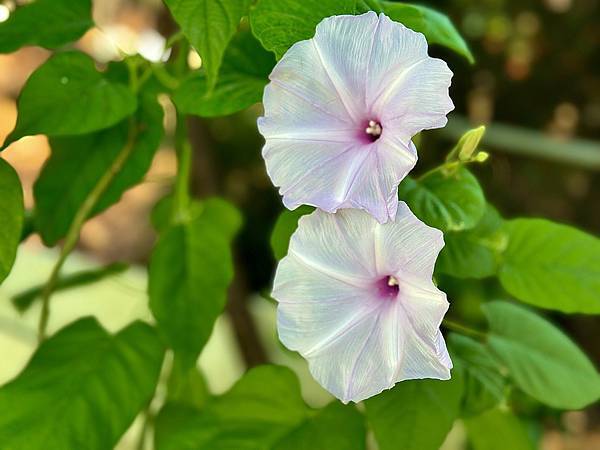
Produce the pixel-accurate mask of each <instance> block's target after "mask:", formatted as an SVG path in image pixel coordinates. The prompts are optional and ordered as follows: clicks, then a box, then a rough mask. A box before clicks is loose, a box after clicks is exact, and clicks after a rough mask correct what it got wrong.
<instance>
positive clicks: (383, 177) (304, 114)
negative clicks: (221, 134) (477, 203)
mask: <svg viewBox="0 0 600 450" xmlns="http://www.w3.org/2000/svg"><path fill="white" fill-rule="evenodd" d="M269 78H270V80H271V82H270V83H269V84H268V85H267V87H266V89H265V94H264V99H263V104H264V109H265V114H264V117H261V118H260V119H259V120H258V128H259V130H260V132H261V133H262V135H263V136H264V137H265V140H266V144H265V146H264V148H263V156H264V158H265V161H266V164H267V172H268V173H269V176H270V177H271V179H272V181H273V183H274V184H275V185H276V186H278V187H280V193H281V194H282V195H283V202H284V204H285V206H286V207H287V208H289V209H295V208H296V207H298V206H299V205H301V204H307V205H312V206H316V207H318V208H321V209H323V210H325V211H329V212H335V211H336V210H337V209H338V208H359V209H364V210H366V211H368V212H369V213H370V214H372V215H373V216H374V217H375V218H376V219H377V220H378V221H379V222H381V223H383V222H385V221H387V220H388V219H390V218H393V217H395V215H396V207H397V204H398V202H397V190H398V184H399V183H400V181H401V180H402V179H403V178H404V177H405V176H406V174H407V173H408V172H409V171H410V170H411V169H412V168H413V167H414V165H415V164H416V161H417V152H416V149H415V146H414V145H413V143H412V142H411V138H412V137H413V136H414V135H415V134H416V133H418V132H419V131H421V130H424V129H431V128H439V127H443V126H444V125H445V124H446V122H447V119H446V114H447V113H448V112H450V111H451V110H452V109H453V107H454V105H453V104H452V100H451V99H450V96H449V94H448V88H449V86H450V79H451V78H452V72H451V71H450V69H449V68H448V66H447V65H446V63H445V62H444V61H442V60H440V59H435V58H430V57H429V56H428V55H427V42H426V41H425V37H424V36H423V35H422V34H421V33H417V32H415V31H412V30H410V29H408V28H406V27H405V26H404V25H401V24H399V23H397V22H393V21H392V20H390V19H389V18H388V17H387V16H385V15H383V14H380V15H379V16H377V14H375V13H374V12H368V13H366V14H363V15H360V16H334V17H330V18H328V19H325V20H323V21H322V22H321V23H320V24H319V25H318V26H317V30H316V34H315V37H314V38H312V39H309V40H306V41H301V42H297V43H296V44H294V45H293V46H292V47H291V48H290V49H289V50H288V52H287V53H286V54H285V55H284V56H283V58H282V59H281V60H280V61H279V63H278V64H277V65H276V66H275V68H274V69H273V72H272V73H271V75H270V77H269Z"/></svg>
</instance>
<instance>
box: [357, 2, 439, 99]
mask: <svg viewBox="0 0 600 450" xmlns="http://www.w3.org/2000/svg"><path fill="white" fill-rule="evenodd" d="M372 38H373V40H372V42H373V45H372V51H371V56H370V59H369V69H368V76H367V77H366V79H367V85H366V89H367V91H366V101H367V104H368V105H369V106H372V105H374V104H375V101H376V100H377V98H378V97H379V96H381V95H382V94H383V93H384V92H385V91H386V90H387V88H388V87H389V86H390V85H392V84H394V83H397V82H398V80H401V79H402V78H404V77H405V76H406V75H407V73H409V72H410V71H411V70H412V68H413V67H414V66H416V65H418V64H419V63H421V62H422V61H424V60H426V59H428V58H429V56H428V55H427V41H426V40H425V36H423V34H421V33H417V32H416V31H413V30H411V29H410V28H406V27H405V26H404V25H402V24H400V23H398V22H394V21H392V20H391V19H390V18H389V17H387V16H385V15H384V14H380V15H379V17H378V26H377V29H376V32H375V33H374V34H373V37H372Z"/></svg>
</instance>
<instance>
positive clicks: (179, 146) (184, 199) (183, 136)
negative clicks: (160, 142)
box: [173, 113, 192, 223]
mask: <svg viewBox="0 0 600 450" xmlns="http://www.w3.org/2000/svg"><path fill="white" fill-rule="evenodd" d="M175 152H176V153H177V177H176V179H175V201H174V203H173V207H174V210H173V218H174V221H175V222H177V223H181V222H182V221H185V219H186V217H187V214H188V211H189V204H190V173H191V163H192V146H191V144H190V141H189V139H188V129H187V123H186V120H185V116H184V115H183V114H181V113H177V126H176V129H175Z"/></svg>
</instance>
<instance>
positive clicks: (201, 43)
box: [165, 0, 250, 91]
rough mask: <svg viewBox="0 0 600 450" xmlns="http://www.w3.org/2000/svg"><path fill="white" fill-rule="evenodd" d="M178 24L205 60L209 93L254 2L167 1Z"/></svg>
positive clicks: (232, 0) (228, 0)
mask: <svg viewBox="0 0 600 450" xmlns="http://www.w3.org/2000/svg"><path fill="white" fill-rule="evenodd" d="M165 3H166V4H167V6H168V7H169V9H170V10H171V14H173V17H174V18H175V21H176V22H177V23H178V24H179V26H180V27H181V31H183V33H184V34H185V36H186V38H187V39H188V40H189V41H190V43H191V44H192V46H194V48H195V49H196V50H197V51H198V53H199V54H200V56H201V57H202V63H203V66H204V70H205V71H206V79H207V90H208V91H212V89H213V88H214V86H215V84H216V82H217V76H218V74H219V68H220V67H221V61H222V60H223V54H224V53H225V49H226V48H227V44H229V41H230V40H231V38H232V37H233V35H234V34H235V32H236V31H237V29H238V26H239V24H240V20H241V19H242V17H243V16H244V15H246V13H247V12H248V7H249V6H250V0H165Z"/></svg>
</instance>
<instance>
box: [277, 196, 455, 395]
mask: <svg viewBox="0 0 600 450" xmlns="http://www.w3.org/2000/svg"><path fill="white" fill-rule="evenodd" d="M395 209H396V210H397V211H398V212H397V214H396V215H395V217H394V220H393V221H389V222H387V223H386V224H383V225H382V224H380V223H378V222H377V221H376V220H375V219H374V218H373V217H372V216H370V215H369V214H367V213H366V212H363V211H360V210H341V211H338V212H337V213H336V214H329V213H326V212H323V211H320V210H317V211H315V212H313V213H312V214H310V215H308V216H304V217H303V218H302V219H301V220H300V222H299V225H298V229H297V230H296V232H295V233H294V235H293V236H292V239H291V242H290V249H289V253H288V255H287V256H286V257H285V258H284V259H283V260H282V261H281V262H280V264H279V267H278V269H277V273H276V276H275V283H274V289H273V297H274V298H275V299H276V300H277V301H278V302H279V305H278V331H279V336H280V339H281V341H282V342H283V343H284V345H286V346H287V347H288V348H290V349H291V350H295V351H298V352H299V353H300V354H301V355H302V356H304V357H305V358H306V359H307V360H308V363H309V368H310V371H311V373H312V374H313V376H314V377H315V379H316V380H317V381H318V382H319V383H320V384H321V385H322V386H324V387H325V388H326V389H327V390H328V391H330V392H331V393H332V394H334V395H335V396H336V397H338V398H339V399H340V400H342V401H343V402H349V401H355V402H357V401H361V400H364V399H366V398H368V397H371V396H373V395H376V394H377V393H379V392H381V391H382V390H385V389H389V388H391V387H392V386H393V385H394V384H395V383H396V382H398V381H402V380H405V379H414V378H436V379H448V378H449V377H450V368H451V367H452V363H451V361H450V357H449V355H448V352H447V350H446V347H445V343H444V340H443V337H442V335H441V332H440V329H439V327H440V323H441V320H442V318H443V316H444V314H445V313H446V311H447V309H448V302H447V300H446V296H445V294H444V293H443V292H441V291H440V290H438V289H437V288H436V287H435V286H434V285H433V282H432V280H431V273H432V271H433V265H434V264H435V256H432V255H433V253H435V255H437V252H439V248H438V247H439V246H440V243H442V244H443V241H441V239H440V236H439V234H437V233H433V232H431V231H432V229H431V228H430V227H428V226H427V225H425V224H423V223H421V222H419V221H418V219H416V218H415V217H414V216H413V215H412V213H410V211H409V210H408V208H407V206H406V205H405V204H404V203H398V204H397V205H396V207H395ZM416 234H418V236H417V237H418V239H417V240H416V242H417V243H416V244H415V245H412V242H411V239H410V237H411V236H412V237H414V236H416ZM406 235H408V236H409V239H407V238H406ZM427 237H429V238H431V241H427ZM430 247H433V248H434V249H436V250H434V251H433V252H431V251H430ZM419 249H420V251H421V253H420V254H421V255H422V257H423V258H422V259H423V260H422V261H417V260H418V259H419ZM392 270H393V271H392ZM427 274H429V276H427ZM390 276H392V277H394V280H395V281H396V282H397V285H396V286H397V287H390V285H389V284H387V283H386V280H389V277H390ZM382 282H383V285H382ZM390 293H391V295H390Z"/></svg>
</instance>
